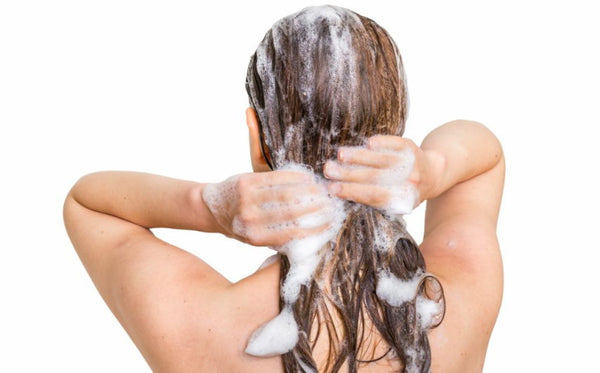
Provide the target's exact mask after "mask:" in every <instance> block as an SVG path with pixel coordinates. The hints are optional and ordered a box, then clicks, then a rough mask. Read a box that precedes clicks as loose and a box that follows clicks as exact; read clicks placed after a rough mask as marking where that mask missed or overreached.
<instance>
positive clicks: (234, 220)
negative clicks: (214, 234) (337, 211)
mask: <svg viewBox="0 0 600 373" xmlns="http://www.w3.org/2000/svg"><path fill="white" fill-rule="evenodd" d="M202 197H203V200H204V202H205V204H206V206H207V207H208V209H209V211H210V212H211V214H212V215H213V217H214V219H215V220H216V222H217V223H218V224H219V226H220V228H221V232H222V233H223V234H225V235H226V236H228V237H232V238H235V239H237V240H239V241H242V242H245V243H249V244H251V245H255V246H271V247H275V246H281V245H283V244H285V243H286V242H288V241H290V240H292V239H296V238H301V237H304V236H307V235H311V234H315V233H318V232H320V231H322V230H324V229H326V228H327V227H328V226H329V225H330V224H331V221H332V219H333V211H332V207H333V202H332V199H331V198H330V197H329V196H328V192H327V189H326V188H325V187H324V186H323V185H322V184H319V183H317V181H316V180H315V178H314V176H313V175H312V174H311V173H309V172H305V171H295V170H294V171H271V172H260V173H249V174H242V175H236V176H233V177H230V178H229V179H227V180H225V181H223V182H221V183H216V184H206V185H205V186H204V190H203V193H202Z"/></svg>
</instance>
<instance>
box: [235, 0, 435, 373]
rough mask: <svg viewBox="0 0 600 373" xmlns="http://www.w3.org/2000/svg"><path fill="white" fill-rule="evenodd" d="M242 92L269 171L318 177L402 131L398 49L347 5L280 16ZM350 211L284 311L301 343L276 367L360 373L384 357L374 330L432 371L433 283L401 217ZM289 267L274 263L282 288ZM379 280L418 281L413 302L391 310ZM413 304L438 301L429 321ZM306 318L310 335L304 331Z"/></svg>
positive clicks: (412, 367)
mask: <svg viewBox="0 0 600 373" xmlns="http://www.w3.org/2000/svg"><path fill="white" fill-rule="evenodd" d="M246 89H247V92H248V96H249V99H250V104H251V106H252V107H253V108H254V109H255V110H256V112H257V114H258V118H259V122H260V123H259V124H260V132H261V142H262V143H263V144H262V146H263V153H264V154H265V157H266V158H267V161H268V162H269V164H270V165H271V167H272V169H274V170H276V169H279V168H281V167H283V166H285V165H286V164H289V163H297V164H303V165H306V166H308V167H310V168H311V169H312V170H313V171H314V172H315V173H316V174H317V175H322V172H323V165H324V163H325V162H326V161H327V160H328V159H333V158H335V157H336V155H337V150H338V148H339V147H340V146H357V145H363V144H364V141H365V139H366V138H368V137H370V136H373V135H377V134H387V135H398V136H400V135H402V133H403V131H404V124H405V121H406V116H407V106H408V96H407V88H406V79H405V76H404V69H403V65H402V59H401V57H400V54H399V52H398V48H397V46H396V44H395V43H394V41H393V40H392V38H391V37H390V36H389V35H388V34H387V32H386V31H385V30H384V29H383V28H381V27H380V26H379V25H377V24H376V23H375V22H374V21H372V20H371V19H368V18H366V17H363V16H361V15H358V14H356V13H354V12H352V11H349V10H347V9H343V8H338V7H331V6H325V7H313V8H307V9H304V10H302V11H300V12H298V13H295V14H293V15H290V16H288V17H286V18H283V19H282V20H280V21H278V22H277V23H276V24H275V25H273V27H272V28H271V29H270V30H269V31H268V32H267V34H266V35H265V37H264V39H263V40H262V42H261V43H260V45H259V47H258V48H257V50H256V53H255V54H254V55H253V56H252V57H251V59H250V64H249V67H248V73H247V78H246ZM347 206H348V207H347V210H348V215H347V218H346V220H345V221H344V223H343V226H342V228H341V230H340V231H339V232H338V235H337V238H336V239H335V241H334V242H330V243H329V244H328V245H327V246H326V247H325V248H324V250H327V253H326V255H324V256H323V259H322V262H321V263H320V265H319V267H317V269H316V271H315V274H314V276H313V279H312V280H311V281H310V283H309V284H308V285H306V286H304V285H303V286H302V288H301V291H300V295H299V298H298V300H297V301H296V302H295V304H294V306H293V311H294V318H295V319H296V322H297V324H298V327H299V330H300V332H299V341H298V343H297V344H296V346H295V347H294V348H293V349H292V350H291V351H289V352H287V353H285V354H284V355H283V356H282V357H283V362H284V366H285V371H286V372H289V373H296V372H313V371H314V372H316V371H317V370H318V371H322V372H337V371H339V370H340V368H341V367H342V365H344V364H347V366H348V368H349V372H357V370H358V369H359V367H360V365H361V363H367V362H371V361H376V360H378V359H380V358H382V357H383V356H373V354H374V349H373V348H372V347H373V346H371V345H370V343H369V340H370V339H369V338H370V334H373V333H375V334H377V335H378V336H380V338H381V340H382V341H383V342H385V344H386V347H387V348H386V349H384V351H385V350H387V351H388V353H389V354H391V355H392V356H396V357H397V358H398V359H399V360H400V361H401V362H402V367H403V368H402V372H407V373H408V372H429V369H430V365H431V353H430V347H429V342H428V338H427V330H428V329H430V328H433V327H436V326H437V325H439V323H440V322H441V320H442V318H443V313H444V309H445V308H444V298H443V291H442V288H441V285H440V283H439V282H438V281H437V279H435V278H434V277H433V276H431V275H428V274H427V273H426V270H425V261H424V259H423V255H422V254H421V252H420V250H419V248H418V246H417V244H416V243H415V241H414V240H413V239H412V237H411V236H410V235H409V234H408V232H407V231H406V227H405V224H404V223H403V220H402V219H397V218H396V217H394V216H390V215H389V214H387V213H386V212H385V211H382V210H378V209H375V208H371V207H368V206H364V205H360V204H356V203H352V202H347ZM382 245H383V247H381V246H382ZM325 268H331V271H329V270H328V271H325ZM289 269H290V263H289V260H288V259H287V258H286V257H285V256H283V257H282V259H281V276H280V277H281V282H282V283H283V282H284V280H285V278H286V276H287V274H288V271H289ZM381 273H388V274H391V275H393V276H394V277H396V278H397V279H400V280H404V281H410V280H411V279H414V278H420V281H419V282H418V286H417V290H416V294H415V296H414V297H412V299H411V300H409V301H406V302H403V303H402V304H401V305H399V306H398V305H396V306H392V305H390V304H388V302H386V301H385V300H383V299H381V298H380V297H378V295H377V283H378V279H379V278H380V276H379V274H381ZM325 289H331V290H330V291H325ZM419 299H421V300H423V299H425V300H430V301H434V302H435V303H436V304H438V305H441V308H438V311H439V312H438V313H437V314H436V315H435V318H434V320H433V321H430V322H428V323H424V322H423V320H421V318H420V317H419V313H418V303H419ZM280 303H281V306H283V302H282V301H281V302H280ZM440 312H441V315H440ZM333 320H338V322H339V325H340V326H338V327H339V328H341V330H336V327H335V324H334V322H333ZM314 323H317V324H316V325H318V328H317V333H316V334H314V333H313V334H311V332H312V331H313V325H314ZM367 325H372V330H367V329H368V327H367ZM323 328H325V331H323V330H322V329H323ZM323 332H326V333H327V337H328V340H329V352H328V355H327V361H326V363H325V366H320V367H319V366H317V362H316V361H315V359H314V358H313V356H312V351H313V348H314V347H315V341H316V340H317V337H318V335H319V333H323ZM384 355H385V354H384Z"/></svg>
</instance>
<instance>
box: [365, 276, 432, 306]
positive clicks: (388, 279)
mask: <svg viewBox="0 0 600 373" xmlns="http://www.w3.org/2000/svg"><path fill="white" fill-rule="evenodd" d="M421 278H422V275H421V274H420V273H418V274H415V276H413V277H412V278H411V279H409V280H402V279H399V278H397V277H396V276H394V275H393V274H391V273H389V272H386V271H379V273H378V274H377V289H376V293H377V296H378V297H379V298H380V299H383V300H384V301H385V302H386V303H388V304H389V305H391V306H393V307H399V306H401V305H402V303H404V302H410V301H412V300H413V299H414V298H415V296H416V295H417V287H418V286H419V283H420V282H421Z"/></svg>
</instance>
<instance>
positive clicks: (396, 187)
mask: <svg viewBox="0 0 600 373" xmlns="http://www.w3.org/2000/svg"><path fill="white" fill-rule="evenodd" d="M436 164H437V159H436V157H435V155H434V154H433V153H426V152H424V151H423V150H422V149H421V148H419V147H418V146H417V145H416V144H415V143H414V142H413V141H412V140H410V139H406V138H402V137H399V136H382V135H380V136H373V137H371V138H369V140H368V142H367V146H366V147H342V148H340V149H339V150H338V157H337V160H336V161H333V160H330V161H327V163H326V164H325V169H324V173H325V176H326V177H327V178H328V179H330V180H333V181H334V182H332V183H330V185H329V190H330V191H331V192H332V193H334V194H335V195H336V196H337V197H339V198H343V199H347V200H350V201H354V202H358V203H362V204H364V205H369V206H373V207H376V208H380V209H383V210H388V211H389V212H391V213H399V214H407V213H409V212H410V211H411V210H412V209H413V208H415V207H416V206H417V205H418V204H420V203H421V202H422V201H424V200H425V199H427V198H428V197H429V196H430V194H431V191H432V190H434V183H435V178H434V177H433V173H432V169H433V168H434V167H436Z"/></svg>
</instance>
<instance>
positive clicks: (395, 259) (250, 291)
mask: <svg viewBox="0 0 600 373" xmlns="http://www.w3.org/2000/svg"><path fill="white" fill-rule="evenodd" d="M247 89H248V93H249V96H250V102H251V106H252V107H251V108H249V109H248V110H247V112H246V120H247V124H248V129H249V135H250V152H251V160H252V165H253V169H254V171H255V173H252V174H245V175H238V176H235V177H232V178H230V179H228V180H226V181H224V182H222V183H218V184H202V183H195V182H190V181H181V180H174V179H169V178H165V177H161V176H155V175H147V174H139V173H123V172H104V173H96V174H91V175H88V176H85V177H83V178H82V179H81V180H79V181H78V182H77V184H76V185H75V186H74V187H73V189H72V190H71V192H70V193H69V195H68V197H67V199H66V202H65V208H64V215H65V223H66V226H67V230H68V232H69V235H70V237H71V240H72V242H73V245H74V247H75V248H76V250H77V252H78V254H79V256H80V258H81V260H82V262H83V263H84V265H85V266H86V269H87V270H88V273H89V274H90V276H91V277H92V279H93V281H94V283H95V285H96V287H97V288H98V290H99V292H100V293H101V294H102V296H103V298H104V300H105V301H106V303H107V304H108V306H109V307H110V309H111V310H112V312H113V313H114V314H115V316H116V317H117V318H118V320H119V321H120V322H121V324H122V325H123V327H124V328H125V329H126V330H127V332H128V333H129V335H130V336H131V338H132V339H133V341H134V342H135V344H136V346H137V347H138V348H139V349H140V351H141V352H142V354H143V356H144V357H145V359H146V360H147V362H148V364H149V365H150V366H151V368H152V369H153V370H154V371H157V372H188V371H189V372H284V371H286V372H296V371H306V372H310V371H319V372H329V371H342V372H345V371H359V372H390V371H405V372H427V371H429V370H430V369H431V370H432V371H435V372H461V373H464V372H478V371H481V370H482V367H483V361H484V358H485V352H486V348H487V343H488V340H489V337H490V334H491V331H492V328H493V325H494V323H495V320H496V317H497V314H498V310H499V307H500V301H501V295H502V264H501V259H500V253H499V247H498V242H497V239H496V222H497V217H498V210H499V205H500V199H501V194H502V186H503V178H504V161H503V155H502V149H501V147H500V144H499V142H498V140H497V139H496V138H495V137H494V136H493V134H492V133H491V132H490V131H489V130H487V129H486V128H485V127H484V126H483V125H481V124H478V123H475V122H470V121H464V120H460V121H453V122H449V123H446V124H444V125H442V126H440V127H438V128H437V129H435V130H434V131H432V132H431V133H430V134H429V135H428V136H427V137H426V138H425V140H424V141H423V143H422V144H421V146H420V147H418V146H416V145H415V144H414V143H413V142H411V141H410V140H408V139H404V138H402V137H400V135H401V134H402V132H403V130H404V122H405V119H406V110H407V94H406V87H405V81H404V73H403V69H402V62H401V58H400V55H399V53H398V51H397V48H396V46H395V44H394V42H393V41H392V40H391V38H390V37H389V36H388V35H387V33H386V32H385V31H384V30H383V29H382V28H381V27H379V26H378V25H377V24H375V23H374V22H373V21H371V20H369V19H367V18H364V17H362V16H359V15H357V14H355V13H353V12H350V11H348V10H346V9H341V8H336V7H317V8H307V9H305V10H303V11H301V12H299V13H296V14H293V15H291V16H289V17H286V18H284V19H282V20H281V21H279V22H278V23H276V24H275V25H274V26H273V27H272V29H271V30H270V31H269V32H268V33H267V35H266V36H265V39H264V40H263V42H262V43H261V44H260V45H259V47H258V49H257V52H256V53H255V55H254V56H253V57H252V59H251V62H250V66H249V69H248V77H247ZM289 164H300V165H302V166H303V167H304V168H298V167H295V168H294V167H291V168H290V167H289ZM323 176H324V177H325V178H327V180H329V181H328V182H326V183H323V181H322V180H323ZM324 188H326V190H324ZM299 196H300V197H302V198H300V197H299ZM336 201H345V202H340V203H342V205H341V207H340V205H339V204H336V203H337V202H336ZM422 201H427V212H426V218H425V236H424V239H423V242H422V244H421V245H420V246H419V247H417V246H416V245H415V244H414V241H413V240H412V239H411V238H410V236H409V235H408V233H407V232H406V230H405V226H404V224H403V223H402V220H401V219H399V218H398V215H399V214H400V215H401V214H405V213H407V212H409V211H410V210H411V209H412V208H413V207H414V206H416V205H418V204H419V203H421V202H422ZM332 206H335V210H336V211H338V212H339V211H343V217H342V219H341V220H339V219H338V220H339V221H338V220H336V217H335V215H336V214H334V213H332ZM315 215H316V216H318V217H319V219H316V220H315V219H310V224H305V223H306V222H307V221H308V219H307V217H314V216H315ZM153 227H169V228H177V229H194V230H198V231H203V232H220V233H223V234H225V235H227V236H228V237H232V238H235V239H238V240H241V241H243V242H247V243H250V244H253V245H263V246H270V247H273V248H276V249H279V250H280V251H281V252H283V253H285V254H286V255H283V256H280V257H278V260H275V261H273V262H272V263H270V264H268V265H266V266H264V267H263V268H261V269H260V270H259V271H257V272H256V273H255V274H253V275H251V276H249V277H247V278H245V279H243V280H241V281H239V282H237V283H235V284H232V283H230V282H229V281H227V280H226V279H225V278H223V277H222V276H221V275H220V274H219V273H217V272H216V271H214V270H213V269H212V268H210V267H209V266H208V265H207V264H206V263H204V262H203V261H202V260H200V259H198V258H197V257H195V256H193V255H191V254H189V253H187V252H186V251H183V250H181V249H179V248H177V247H174V246H172V245H169V244H168V243H166V242H163V241H161V240H159V239H158V238H156V237H155V236H154V235H153V234H152V233H151V232H150V230H149V228H153ZM323 235H326V239H325V240H324V241H322V242H321V241H319V242H320V244H319V247H318V248H317V249H318V250H315V252H314V255H315V256H314V258H316V260H315V261H314V263H315V264H314V266H312V267H310V268H309V270H308V272H307V273H308V279H303V280H302V281H300V282H298V284H301V285H302V286H300V285H298V286H300V288H299V290H298V292H297V293H296V294H295V295H294V296H293V297H291V298H292V299H290V297H289V296H288V295H289V293H286V292H285V290H286V286H287V285H288V284H289V282H290V281H291V280H290V279H293V278H295V276H296V275H297V273H298V272H297V270H296V269H295V267H294V266H295V265H296V266H298V264H299V263H300V261H296V260H295V259H294V258H295V256H294V255H295V254H294V253H293V252H292V251H291V249H289V247H290V242H292V243H297V242H307V241H306V240H305V241H303V239H309V240H308V241H309V242H317V241H318V240H317V241H315V240H314V239H313V240H312V241H310V239H311V238H314V237H323ZM296 246H298V245H296ZM299 247H300V253H302V245H300V246H299ZM304 247H306V246H304ZM302 263H305V262H302ZM302 263H300V264H302ZM280 281H281V286H280ZM407 284H412V285H411V286H412V287H410V286H409V288H410V291H408V293H409V295H408V296H407V297H405V298H402V297H401V298H402V299H401V300H400V301H398V294H399V293H401V292H399V289H404V288H405V287H406V286H407ZM440 284H441V285H440ZM280 289H281V294H280ZM442 289H443V290H442ZM427 302H429V303H427ZM423 304H425V305H429V306H431V307H429V306H428V307H425V308H424V307H423V306H422V305H423ZM423 309H429V310H432V311H431V312H429V313H427V312H423ZM285 310H289V312H290V315H293V317H291V319H290V320H291V321H292V322H293V323H294V324H293V325H294V327H293V328H292V329H293V331H294V333H293V334H294V335H293V336H292V337H293V338H292V343H291V344H290V345H289V346H286V347H285V348H281V349H279V350H278V349H277V347H281V346H273V343H271V344H269V343H268V342H269V341H268V340H267V342H266V345H265V346H266V347H265V346H262V347H265V348H264V349H257V348H254V347H256V340H257V339H256V338H258V339H260V333H261V331H262V332H263V334H264V330H265V329H264V328H263V329H259V327H261V326H264V325H265V323H266V322H268V321H269V320H271V319H273V318H275V319H277V315H278V314H280V312H281V313H283V312H284V311H285ZM280 316H281V314H280ZM442 317H443V322H441V321H442V320H441V319H442ZM257 329H258V331H257V332H256V333H254V332H255V331H256V330H257ZM274 330H281V329H279V328H275V329H274ZM253 333H254V334H253ZM257 333H258V337H257ZM274 335H277V333H275V334H274ZM251 337H252V338H251ZM277 338H279V337H277ZM249 341H250V343H248V342H249ZM277 343H279V340H277ZM277 343H275V344H277ZM273 351H278V353H280V354H282V355H279V354H273ZM253 355H267V357H265V356H253Z"/></svg>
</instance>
